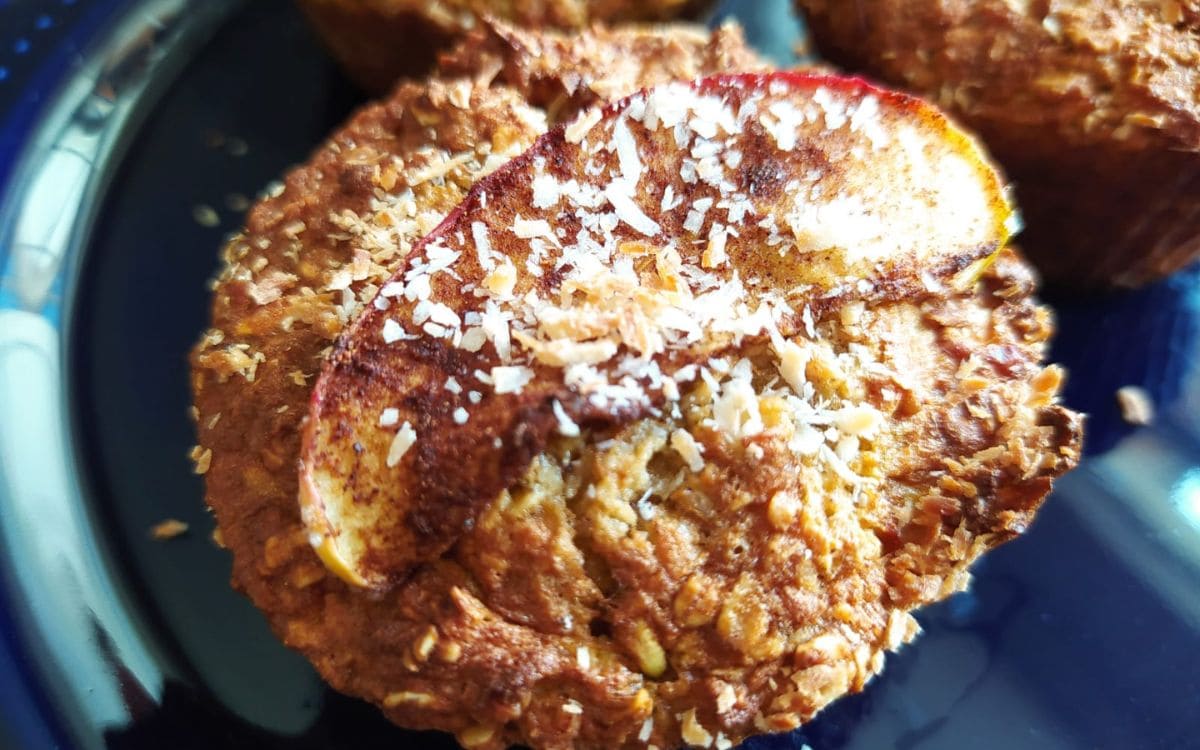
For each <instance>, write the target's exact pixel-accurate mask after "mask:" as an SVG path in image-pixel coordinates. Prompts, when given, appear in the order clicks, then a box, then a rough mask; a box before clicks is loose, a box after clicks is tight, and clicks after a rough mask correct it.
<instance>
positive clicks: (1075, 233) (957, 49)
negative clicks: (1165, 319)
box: [797, 0, 1200, 287]
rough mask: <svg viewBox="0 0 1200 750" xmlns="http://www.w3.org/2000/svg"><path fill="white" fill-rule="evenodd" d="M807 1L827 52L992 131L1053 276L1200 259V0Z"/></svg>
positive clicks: (1136, 272) (1134, 270) (1144, 274)
mask: <svg viewBox="0 0 1200 750" xmlns="http://www.w3.org/2000/svg"><path fill="white" fill-rule="evenodd" d="M797 6H798V7H799V8H800V10H802V11H803V12H805V13H806V15H807V19H808V23H809V27H810V29H811V31H812V33H813V37H814V41H815V44H816V47H817V48H818V50H819V52H820V54H821V55H822V56H823V57H825V58H826V59H828V60H830V61H831V62H834V63H836V64H839V65H842V66H845V67H846V68H848V69H850V70H853V71H858V72H862V73H866V74H868V75H871V76H874V77H876V78H879V79H881V80H883V81H886V82H888V83H890V84H893V85H898V86H903V87H906V88H908V89H910V90H913V91H915V92H917V93H919V94H922V95H925V96H928V97H930V98H932V99H933V100H935V101H936V102H937V103H938V104H939V105H941V106H942V107H943V108H944V109H946V110H948V111H950V112H952V113H954V114H955V115H957V116H958V117H959V119H961V120H962V121H963V122H964V123H965V124H967V125H969V126H970V127H972V128H974V129H975V130H976V131H977V132H978V133H979V134H980V135H981V136H982V137H983V139H984V141H985V142H986V143H987V145H988V147H989V150H990V151H991V152H992V154H993V155H994V156H995V157H996V158H997V159H998V160H999V161H1000V163H1001V165H1002V166H1003V167H1004V168H1005V170H1006V171H1007V173H1008V175H1009V177H1010V178H1011V179H1012V181H1013V182H1014V183H1015V185H1016V189H1017V196H1018V203H1019V205H1020V206H1021V210H1022V213H1023V215H1024V217H1025V221H1026V228H1025V231H1024V233H1023V234H1022V235H1021V237H1020V241H1021V244H1022V247H1024V248H1025V250H1026V251H1027V253H1028V254H1029V256H1030V257H1031V258H1032V260H1033V261H1034V262H1035V263H1036V264H1037V265H1038V267H1039V268H1040V269H1041V271H1042V273H1043V274H1044V276H1045V277H1046V278H1047V280H1049V281H1050V282H1052V283H1055V284H1061V285H1066V286H1075V287H1106V286H1117V287H1135V286H1140V285H1143V284H1146V283H1149V282H1151V281H1154V280H1156V279H1159V278H1162V277H1164V276H1166V275H1168V274H1170V273H1173V272H1175V271H1177V270H1179V269H1180V268H1183V267H1184V266H1186V265H1188V264H1189V263H1191V262H1192V261H1193V260H1195V259H1196V258H1198V257H1200V34H1198V32H1200V9H1198V8H1197V6H1196V4H1195V3H1180V2H1158V1H1155V2H1117V0H1102V1H1101V2H1095V1H1094V0H1055V1H1054V2H1049V3H1046V2H1042V3H1025V4H1017V3H1011V2H1005V1H1004V0H860V1H859V2H854V3H847V2H841V1H840V0H797Z"/></svg>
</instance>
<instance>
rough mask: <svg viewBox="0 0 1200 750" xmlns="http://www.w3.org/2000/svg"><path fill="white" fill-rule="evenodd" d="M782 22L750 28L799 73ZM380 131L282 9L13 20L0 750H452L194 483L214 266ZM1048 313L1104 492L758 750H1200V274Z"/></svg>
mask: <svg viewBox="0 0 1200 750" xmlns="http://www.w3.org/2000/svg"><path fill="white" fill-rule="evenodd" d="M786 5H787V3H786V0H769V1H768V0H742V2H728V3H726V4H725V5H724V6H723V8H724V12H733V13H736V14H737V15H738V16H739V17H740V18H741V19H742V20H744V21H745V22H746V25H747V28H748V29H749V31H750V35H751V37H752V39H753V40H754V41H755V43H756V44H758V45H760V47H762V48H763V49H766V50H768V51H770V52H771V53H772V54H774V55H775V56H776V57H778V58H783V57H785V56H787V55H788V54H790V51H791V48H792V45H793V42H794V40H795V39H796V38H797V37H796V34H797V33H798V27H797V26H796V25H795V22H794V21H793V20H790V19H789V18H788V16H787V14H786V10H785V8H786ZM358 103H360V98H359V95H358V94H356V93H355V92H354V90H353V89H352V88H351V87H350V86H349V85H348V84H347V83H346V81H345V80H343V79H342V78H341V76H340V75H339V74H338V73H337V71H336V70H334V69H333V67H332V66H331V64H330V63H329V62H328V60H327V58H326V57H325V56H324V55H323V54H322V53H321V51H320V50H319V49H318V48H317V46H316V44H315V42H314V40H313V39H312V37H311V36H310V34H309V32H308V31H307V29H306V28H305V27H304V25H303V23H302V22H301V20H300V18H299V17H298V15H297V14H296V12H295V11H294V9H293V8H292V6H291V5H290V3H288V2H286V0H255V2H239V1H238V0H206V2H203V3H201V2H187V0H141V1H138V2H134V1H132V0H131V1H129V2H86V0H78V2H69V1H67V0H55V1H54V2H51V1H50V0H46V1H45V2H33V1H32V0H24V1H22V0H0V280H2V285H0V599H2V600H3V602H2V604H3V606H0V746H3V747H13V748H28V749H30V750H41V749H42V748H50V747H60V748H103V747H108V748H155V749H158V748H172V749H173V748H205V749H206V750H207V749H208V748H231V747H232V748H241V747H245V748H281V749H288V750H291V749H294V748H311V749H313V750H316V749H318V748H321V749H327V748H349V747H355V748H375V747H378V748H385V747H386V748H389V749H394V748H404V747H412V748H451V747H453V744H452V743H451V742H450V741H449V740H448V739H447V738H445V737H443V736H441V735H436V734H414V733H410V732H404V731H402V730H400V729H397V728H395V727H393V726H391V725H390V724H388V723H387V722H386V721H384V720H383V719H382V718H381V717H380V715H379V714H378V712H376V711H375V709H373V708H372V707H370V706H367V705H365V704H363V703H360V702H358V701H356V700H352V699H349V698H345V697H343V696H339V695H337V694H336V693H333V692H332V691H330V690H328V689H327V688H325V687H324V686H323V684H322V683H321V681H320V680H319V679H318V678H317V676H316V675H315V674H314V673H313V671H312V669H311V668H310V667H309V666H308V665H307V663H306V662H305V661H304V660H303V659H301V658H300V657H299V656H297V655H295V654H293V653H291V652H289V651H287V650H286V649H284V648H283V647H282V646H281V645H279V643H278V642H277V640H276V639H275V638H274V637H273V636H272V635H271V633H270V632H269V631H268V629H267V627H266V625H265V623H264V621H263V619H262V617H261V616H260V615H259V614H258V613H257V612H256V611H255V610H254V608H253V607H252V606H251V605H250V604H249V603H248V602H247V601H245V600H244V599H243V598H242V597H241V596H240V595H238V594H236V593H235V592H233V591H232V590H231V589H230V588H229V586H228V577H229V560H228V557H227V555H226V553H224V552H222V551H220V550H218V549H217V548H216V547H215V546H214V545H213V544H212V543H211V542H210V541H209V539H208V532H209V530H210V529H211V528H212V522H211V520H210V518H209V517H208V515H207V514H206V512H205V510H204V507H203V503H202V487H201V483H200V481H199V480H198V479H197V478H196V477H194V476H193V475H192V474H191V473H190V466H189V462H188V460H187V458H186V455H187V452H188V449H189V447H190V445H191V444H192V442H193V434H192V428H191V425H190V422H189V421H188V418H187V407H188V404H189V401H190V397H189V393H188V385H187V368H186V363H185V354H186V352H187V350H188V348H189V347H190V345H191V343H192V342H193V340H194V339H195V338H196V335H197V333H198V332H199V331H200V330H201V329H202V328H203V327H204V326H205V324H206V321H207V305H208V299H207V293H206V291H205V286H204V283H203V282H204V280H205V279H207V278H208V277H209V276H210V275H211V274H212V273H213V271H214V270H215V268H216V251H217V248H218V247H219V245H220V244H221V241H222V238H223V236H224V235H225V234H226V233H228V232H231V231H234V230H235V229H237V228H238V226H239V225H240V223H241V221H242V212H243V211H244V210H245V205H246V197H247V196H252V195H254V194H255V193H256V192H257V191H258V190H259V189H260V188H262V187H263V186H264V185H266V184H267V183H268V182H270V181H271V180H272V179H274V178H275V177H277V176H278V175H279V174H280V173H281V172H282V171H283V170H284V169H286V168H287V167H288V166H289V165H290V164H293V163H296V162H298V161H301V160H303V159H304V158H305V156H306V154H307V153H308V151H309V150H310V149H311V148H313V146H314V145H315V144H317V143H318V142H319V141H320V139H321V138H322V137H323V136H324V135H325V134H326V133H327V132H328V131H329V130H330V129H331V128H332V127H333V126H334V125H336V124H337V123H338V122H339V121H340V120H342V119H343V118H344V117H345V115H346V114H347V113H348V112H349V111H350V110H351V109H352V108H353V107H354V106H356V105H357V104H358ZM1046 296H1047V298H1048V299H1049V300H1050V301H1051V302H1052V303H1053V304H1054V305H1055V307H1056V309H1057V311H1058V315H1059V320H1060V328H1061V333H1060V335H1059V338H1058V340H1057V343H1056V346H1055V351H1054V357H1055V358H1056V359H1057V360H1058V361H1060V362H1063V363H1064V364H1066V365H1067V366H1068V367H1069V368H1070V371H1071V380H1070V382H1069V384H1068V388H1067V392H1066V399H1067V401H1068V402H1069V403H1070V404H1071V405H1072V406H1074V407H1076V408H1078V409H1081V410H1084V411H1087V412H1088V413H1089V414H1090V415H1091V417H1090V420H1089V432H1088V454H1089V455H1088V458H1087V460H1086V461H1085V463H1084V465H1083V466H1082V467H1081V468H1080V469H1079V470H1078V471H1076V472H1075V473H1073V474H1072V475H1070V476H1069V477H1067V478H1066V479H1064V480H1063V481H1062V482H1060V483H1059V485H1058V489H1057V491H1056V492H1055V494H1054V496H1053V497H1052V498H1051V499H1050V500H1049V501H1048V502H1047V504H1046V506H1045V509H1044V511H1043V512H1042V514H1041V516H1040V517H1039V519H1038V521H1037V523H1036V524H1035V525H1034V526H1033V528H1032V529H1031V530H1030V531H1029V533H1028V534H1027V535H1026V536H1025V537H1024V538H1022V539H1020V540H1018V541H1016V542H1014V543H1012V544H1010V545H1007V546H1006V547H1004V548H1002V549H1000V550H998V551H997V552H996V553H995V554H993V555H992V556H990V557H988V558H987V559H986V560H985V561H984V562H983V563H982V564H981V565H980V566H979V567H978V568H977V571H976V573H977V577H976V581H975V585H974V587H973V588H972V590H971V592H970V593H967V594H962V595H959V596H956V597H954V598H952V599H951V600H949V601H947V602H945V603H944V604H942V605H939V606H937V607H932V608H930V609H927V610H925V611H924V612H922V613H921V614H920V615H919V619H920V620H921V623H922V625H923V626H924V628H925V631H926V632H925V635H924V636H923V637H922V638H921V639H920V640H919V641H918V642H917V644H916V645H915V646H913V647H911V648H908V649H906V650H905V651H904V652H903V653H901V654H900V655H898V656H896V657H893V658H891V659H890V663H889V665H888V667H887V669H886V670H885V672H884V674H883V676H882V677H880V678H879V679H877V680H876V681H875V682H873V683H872V684H871V685H870V686H869V687H868V689H867V690H866V691H865V692H864V693H862V694H861V695H857V696H852V697H849V698H846V699H843V700H841V701H838V702H837V703H835V704H834V705H833V706H831V707H830V708H829V709H828V710H827V711H825V712H824V713H823V714H822V715H821V716H820V717H819V718H818V719H817V720H816V721H814V722H812V723H811V724H809V725H808V726H806V727H804V728H803V729H802V730H800V731H797V732H794V733H792V734H790V735H787V736H782V737H773V738H762V739H758V740H754V741H752V742H750V743H748V747H751V748H755V749H757V750H783V749H784V748H796V749H797V750H798V749H799V748H802V747H804V746H805V745H808V746H809V747H811V748H813V750H829V749H832V748H848V749H849V748H853V749H855V750H858V749H862V750H876V749H877V748H914V749H915V748H922V749H928V750H935V749H945V750H959V749H960V748H985V749H987V748H998V749H1000V748H1002V749H1004V750H1009V749H1010V748H1097V747H1099V748H1121V749H1122V750H1130V749H1132V748H1169V749H1170V750H1176V749H1178V748H1197V747H1200V367H1198V366H1197V360H1198V359H1200V357H1198V356H1197V354H1198V348H1197V347H1198V338H1200V270H1193V271H1191V272H1188V273H1183V274H1180V275H1177V276H1176V277H1174V278H1173V279H1170V280H1168V281H1166V282H1163V283H1161V284H1159V285H1157V286H1154V287H1152V288H1149V289H1146V290H1142V291H1139V292H1134V293H1124V294H1120V295H1113V296H1107V297H1099V298H1083V299H1078V298H1072V297H1071V296H1069V295H1068V294H1066V293H1064V292H1059V291H1056V290H1048V292H1047V294H1046ZM1125 385H1140V386H1141V387H1143V388H1145V389H1146V390H1147V391H1148V392H1149V393H1150V394H1151V396H1152V397H1153V399H1154V401H1155V403H1156V405H1157V408H1158V419H1157V420H1156V421H1155V423H1154V424H1153V426H1151V427H1148V428H1139V429H1134V428H1133V427H1131V426H1129V425H1126V424H1125V423H1124V422H1122V420H1121V418H1120V414H1119V412H1118V410H1117V407H1116V402H1115V400H1114V392H1115V391H1116V389H1117V388H1119V387H1121V386H1125ZM172 517H173V518H180V519H182V520H184V521H187V522H188V523H189V524H190V525H191V528H192V531H191V532H190V533H189V534H187V535H185V536H183V537H181V538H178V539H175V540H173V541H170V542H154V541H151V540H150V538H149V536H148V530H149V528H150V527H151V526H153V525H154V524H156V523H158V522H159V521H161V520H163V519H165V518H172Z"/></svg>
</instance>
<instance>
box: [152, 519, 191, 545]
mask: <svg viewBox="0 0 1200 750" xmlns="http://www.w3.org/2000/svg"><path fill="white" fill-rule="evenodd" d="M187 530H188V525H187V524H186V523H184V522H183V521H180V520H179V519H177V518H168V519H167V520H165V521H163V522H161V523H156V524H154V526H152V527H151V528H150V538H151V539H154V540H155V541H158V542H163V541H166V540H168V539H174V538H175V537H177V536H180V535H182V534H186V533H187Z"/></svg>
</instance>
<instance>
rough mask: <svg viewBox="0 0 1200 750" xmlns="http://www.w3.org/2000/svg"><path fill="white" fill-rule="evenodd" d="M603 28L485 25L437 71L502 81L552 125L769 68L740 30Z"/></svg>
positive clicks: (450, 53)
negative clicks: (594, 109)
mask: <svg viewBox="0 0 1200 750" xmlns="http://www.w3.org/2000/svg"><path fill="white" fill-rule="evenodd" d="M668 28H669V29H670V31H669V32H667V33H665V29H664V28H662V27H646V28H639V27H636V26H634V27H630V26H624V27H620V28H612V29H610V28H604V27H601V26H596V27H594V28H592V29H591V31H590V32H589V33H588V34H586V35H582V36H577V37H565V36H558V35H547V34H544V33H538V32H534V31H529V30H526V29H522V28H519V27H516V26H512V25H509V24H505V23H501V22H498V21H484V22H483V23H481V24H480V25H479V27H478V28H476V29H475V30H474V31H472V32H471V33H470V34H469V35H467V36H466V37H465V38H464V39H463V40H462V41H461V42H460V43H459V44H457V45H455V46H454V47H453V48H452V49H449V50H447V51H446V52H445V53H444V54H443V55H442V56H441V59H440V62H439V65H438V69H439V70H440V71H442V72H443V74H444V75H448V76H450V75H459V76H464V77H471V78H483V79H484V80H487V81H493V80H495V81H499V82H502V83H503V84H504V85H506V86H510V87H512V88H513V89H515V90H517V91H518V92H519V93H520V94H521V96H523V97H525V99H526V100H527V101H529V102H530V103H531V104H533V105H534V106H537V107H541V108H542V109H545V110H546V111H547V112H548V113H550V115H551V117H552V118H554V117H555V116H556V115H557V114H558V113H560V112H564V111H577V110H580V109H583V108H584V107H589V106H591V105H593V104H597V103H599V102H605V101H612V100H614V99H617V98H619V97H621V96H624V95H626V94H630V93H632V92H634V91H636V90H638V89H640V88H643V87H645V86H648V85H652V84H654V83H665V82H667V81H691V80H694V79H696V78H700V77H701V76H702V75H704V74H705V73H706V72H709V73H711V72H713V71H722V70H727V71H736V72H739V73H754V72H760V71H761V72H765V71H767V70H768V69H769V67H770V66H769V65H768V64H767V63H766V62H765V61H764V60H763V59H762V58H760V57H759V56H758V55H757V54H755V53H754V52H753V51H752V50H751V49H750V48H749V47H748V46H747V45H746V40H745V38H744V37H743V33H742V29H741V27H740V26H737V25H736V24H725V25H722V26H720V27H718V28H717V29H715V30H713V31H712V32H709V31H707V30H704V29H701V28H700V27H695V28H688V27H686V26H682V25H680V26H674V27H668Z"/></svg>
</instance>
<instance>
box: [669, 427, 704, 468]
mask: <svg viewBox="0 0 1200 750" xmlns="http://www.w3.org/2000/svg"><path fill="white" fill-rule="evenodd" d="M671 447H672V448H674V449H675V451H676V452H677V453H678V454H679V455H680V456H681V457H682V458H683V460H684V461H685V462H686V463H687V465H688V468H689V469H691V470H692V471H700V470H701V469H703V468H704V457H703V456H702V455H701V454H702V453H703V452H704V447H703V446H701V445H700V444H699V443H697V442H696V438H694V437H692V433H690V432H688V431H687V430H675V431H674V432H672V433H671Z"/></svg>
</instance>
